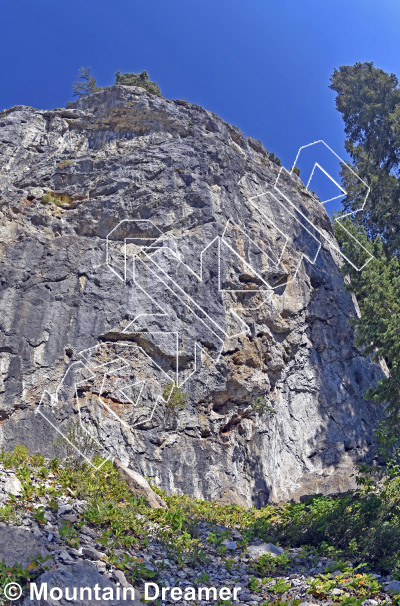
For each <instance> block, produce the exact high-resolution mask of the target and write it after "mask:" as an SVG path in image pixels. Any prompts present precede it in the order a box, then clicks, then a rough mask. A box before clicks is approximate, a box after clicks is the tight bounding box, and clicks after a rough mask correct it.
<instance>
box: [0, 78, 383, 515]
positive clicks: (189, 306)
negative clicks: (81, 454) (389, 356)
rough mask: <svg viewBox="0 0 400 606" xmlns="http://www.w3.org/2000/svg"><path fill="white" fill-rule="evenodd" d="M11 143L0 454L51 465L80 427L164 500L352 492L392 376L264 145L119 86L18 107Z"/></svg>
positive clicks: (0, 180) (335, 261)
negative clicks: (358, 327) (356, 337)
mask: <svg viewBox="0 0 400 606" xmlns="http://www.w3.org/2000/svg"><path fill="white" fill-rule="evenodd" d="M0 143H1V147H0V166H1V169H0V236H1V240H0V280H1V291H0V447H2V448H6V449H7V450H8V449H10V448H12V447H13V446H14V445H15V444H18V443H25V444H27V445H28V446H29V447H30V448H31V449H32V450H33V451H41V452H43V453H44V454H46V455H54V454H58V452H59V440H57V438H59V434H58V433H57V429H56V428H58V429H59V430H61V431H63V433H68V432H71V431H74V429H73V428H74V427H76V423H80V425H79V427H80V434H79V436H78V438H79V440H81V442H82V443H83V442H84V445H85V448H88V449H89V450H90V447H91V446H93V445H90V444H88V442H89V441H90V439H92V438H93V440H94V441H95V443H96V445H97V446H96V448H94V450H96V452H97V454H106V455H108V456H112V457H115V458H117V459H119V460H120V461H121V462H122V463H123V464H124V465H125V466H129V467H131V468H132V469H136V470H137V471H138V472H140V473H141V474H142V475H143V476H145V477H150V478H151V480H152V483H154V484H158V485H159V486H160V487H162V488H163V489H166V490H167V491H171V492H178V493H188V494H191V495H194V496H197V497H203V498H208V499H217V500H221V501H225V502H234V503H238V504H244V505H250V504H254V505H257V506H261V505H263V504H265V503H266V502H267V501H268V499H270V500H272V501H279V500H284V499H289V498H298V497H300V496H301V495H303V494H310V493H315V492H324V493H329V492H335V491H340V490H347V489H348V488H350V487H351V486H353V485H354V477H352V476H351V474H352V473H353V471H354V463H355V462H356V461H357V460H360V459H363V458H365V457H371V456H374V451H373V446H372V445H373V429H374V427H375V426H376V422H377V419H378V411H377V410H376V408H375V405H374V404H372V403H368V402H365V401H364V400H363V397H362V396H363V393H364V392H365V391H366V389H367V388H368V387H369V385H370V384H371V383H373V382H375V381H376V380H377V379H378V378H379V377H380V376H381V370H380V368H378V367H377V366H375V365H373V364H372V363H371V362H369V361H368V360H367V359H365V358H362V357H361V356H360V354H359V352H358V351H357V349H356V348H354V346H353V334H352V329H351V328H350V327H349V324H348V320H349V318H351V317H353V316H354V315H355V314H356V308H355V305H354V302H353V301H352V298H351V296H350V294H348V293H347V292H345V287H344V281H343V278H342V276H341V274H340V272H339V270H338V265H339V263H340V258H339V255H338V254H337V253H332V251H331V250H330V249H329V247H328V243H329V241H331V242H333V241H334V236H333V233H332V229H331V223H330V220H329V217H328V215H327V214H326V211H325V209H324V208H323V206H322V205H321V204H320V202H319V201H318V199H317V198H315V197H314V196H312V195H310V193H309V192H308V191H307V190H306V189H305V187H304V185H303V183H302V182H301V180H300V179H299V178H298V177H296V176H295V175H294V176H292V177H291V178H287V179H285V180H284V182H283V184H282V188H283V191H284V194H285V196H287V197H288V198H290V200H291V201H292V202H293V203H294V204H295V205H296V207H297V208H298V209H299V210H301V212H302V213H303V214H304V215H306V216H307V217H308V218H309V219H310V221H311V222H312V223H313V224H314V225H315V226H316V227H317V228H318V230H322V231H323V232H324V234H325V235H326V238H324V239H323V241H321V246H322V247H321V249H320V250H319V253H318V254H317V255H316V252H318V247H319V242H318V241H317V240H316V238H315V237H313V236H312V235H310V232H309V231H307V230H304V227H303V226H302V224H301V222H300V221H299V218H298V217H296V214H295V213H293V212H288V209H287V205H286V206H285V200H284V198H283V197H282V196H281V197H279V195H278V194H277V192H276V190H275V189H274V184H275V181H276V178H277V175H278V171H279V167H278V166H277V165H276V164H274V163H273V162H271V161H270V160H269V159H268V154H267V152H266V150H265V149H264V148H263V146H262V145H261V143H259V142H258V141H255V140H253V139H250V138H246V137H244V136H243V134H242V133H241V132H240V131H239V130H238V129H237V128H235V127H233V126H231V125H229V124H227V123H225V122H224V121H223V120H221V119H220V118H219V117H218V116H216V115H215V114H212V113H211V112H208V111H206V110H205V109H203V108H201V107H199V106H196V105H192V104H190V103H188V102H186V101H169V100H167V99H164V98H162V97H157V96H153V95H151V94H149V93H147V92H146V91H145V90H144V89H140V88H136V87H127V86H113V87H110V88H108V89H105V90H103V91H101V92H98V93H96V94H94V95H92V96H90V97H87V98H83V99H81V100H80V101H77V102H75V103H73V104H72V105H71V107H70V108H68V109H55V110H49V111H47V110H46V111H43V110H36V109H33V108H29V107H25V106H16V107H14V108H11V109H10V110H7V111H6V112H4V113H3V115H2V117H1V118H0ZM294 151H295V150H294ZM109 234H111V235H110V236H109V237H108V235H109ZM107 246H109V248H107ZM315 256H316V260H315V263H310V262H308V261H307V260H306V259H305V258H304V257H306V258H309V259H314V257H315ZM160 309H161V311H160ZM146 333H147V334H146ZM167 333H168V334H169V333H171V334H172V333H173V335H177V339H178V341H176V339H175V337H171V336H168V334H167ZM160 335H161V336H160ZM176 343H178V345H176ZM90 348H94V349H90ZM177 350H178V353H179V356H178V364H177V358H176V355H175V354H176V351H177ZM85 352H86V353H85ZM88 352H89V353H88ZM115 360H119V361H121V360H122V361H123V363H121V364H117V365H115V364H114V362H115ZM78 375H79V376H78ZM65 377H66V378H65ZM77 377H78V378H77ZM177 377H178V379H177V380H178V382H179V381H182V382H183V381H185V382H184V383H183V385H182V390H183V391H185V392H187V394H188V398H187V402H186V405H185V407H184V408H182V409H179V410H172V411H171V409H170V408H168V406H166V405H165V402H164V401H163V400H162V397H163V393H165V388H166V386H168V384H169V383H170V382H171V381H174V380H175V379H176V378H177ZM60 385H61V386H62V387H60ZM138 386H140V388H139V387H138ZM44 391H46V392H47V393H46V394H45V396H44V397H43V392H44ZM54 394H58V395H57V398H55V396H54ZM258 397H263V398H264V399H265V402H266V403H267V404H268V410H267V412H265V413H264V414H262V415H260V414H256V412H255V411H254V408H253V404H254V401H255V400H256V398H258ZM40 402H42V404H41V406H43V407H44V408H43V410H46V411H47V412H46V415H45V416H43V415H41V414H37V413H36V414H35V411H36V410H37V409H38V406H39V403H40ZM149 410H151V411H154V412H152V414H151V415H150V414H147V412H148V411H149ZM49 420H50V421H51V424H50V423H49ZM71 428H72V429H71ZM78 433H79V432H78ZM75 438H76V435H75Z"/></svg>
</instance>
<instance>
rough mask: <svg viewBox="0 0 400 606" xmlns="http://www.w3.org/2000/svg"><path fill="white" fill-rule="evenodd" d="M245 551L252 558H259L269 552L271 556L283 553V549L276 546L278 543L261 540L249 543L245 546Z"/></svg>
mask: <svg viewBox="0 0 400 606" xmlns="http://www.w3.org/2000/svg"><path fill="white" fill-rule="evenodd" d="M247 553H248V554H249V556H250V557H251V558H252V559H255V558H259V557H260V556H262V555H264V554H265V553H269V554H270V555H271V557H273V558H274V557H276V556H277V555H281V554H282V553H285V550H284V549H282V547H278V545H274V544H273V543H264V542H263V541H261V542H259V543H254V544H250V545H249V546H248V547H247Z"/></svg>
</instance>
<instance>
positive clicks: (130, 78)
mask: <svg viewBox="0 0 400 606" xmlns="http://www.w3.org/2000/svg"><path fill="white" fill-rule="evenodd" d="M115 84H124V85H125V86H141V87H142V88H145V89H146V90H147V91H149V93H153V94H154V95H161V89H160V87H159V86H158V84H157V83H156V82H154V81H152V80H150V79H149V74H148V73H147V72H146V71H145V70H143V71H142V72H140V74H135V73H133V72H127V73H126V74H121V72H120V71H118V72H117V73H116V74H115Z"/></svg>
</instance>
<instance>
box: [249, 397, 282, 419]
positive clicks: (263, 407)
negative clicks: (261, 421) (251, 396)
mask: <svg viewBox="0 0 400 606" xmlns="http://www.w3.org/2000/svg"><path fill="white" fill-rule="evenodd" d="M251 407H252V409H253V411H254V412H255V413H256V414H257V415H259V416H262V415H264V414H266V413H268V414H270V415H275V414H276V410H275V408H274V407H273V406H271V404H270V403H269V402H268V400H267V399H266V398H265V397H263V396H259V397H258V398H256V399H255V400H254V401H253V403H252V405H251Z"/></svg>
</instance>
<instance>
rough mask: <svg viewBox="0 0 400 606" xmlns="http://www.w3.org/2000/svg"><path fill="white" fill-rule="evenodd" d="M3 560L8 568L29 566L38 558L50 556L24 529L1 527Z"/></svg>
mask: <svg viewBox="0 0 400 606" xmlns="http://www.w3.org/2000/svg"><path fill="white" fill-rule="evenodd" d="M0 545H1V552H0V553H1V558H0V559H3V558H4V560H5V563H6V565H7V566H12V565H13V564H15V563H20V564H22V565H23V566H28V564H30V563H31V562H32V561H33V560H34V559H35V558H37V557H38V556H46V555H48V551H47V550H46V549H45V547H44V546H43V545H42V544H41V543H40V542H38V541H37V540H36V538H35V537H34V535H33V533H32V532H30V531H29V530H26V529H24V528H13V527H11V526H0Z"/></svg>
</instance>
